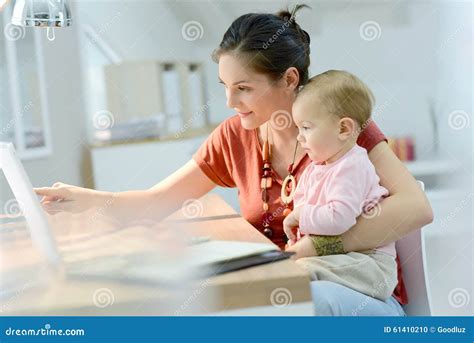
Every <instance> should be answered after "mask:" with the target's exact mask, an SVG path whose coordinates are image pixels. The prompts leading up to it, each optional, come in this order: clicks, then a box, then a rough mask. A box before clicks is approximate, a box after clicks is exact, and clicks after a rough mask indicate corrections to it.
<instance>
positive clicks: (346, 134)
mask: <svg viewBox="0 0 474 343" xmlns="http://www.w3.org/2000/svg"><path fill="white" fill-rule="evenodd" d="M358 130H359V125H358V124H357V123H356V121H355V120H354V119H352V118H349V117H344V118H341V119H340V120H339V139H341V140H344V141H345V140H347V139H349V138H351V137H357V135H358V132H357V131H358Z"/></svg>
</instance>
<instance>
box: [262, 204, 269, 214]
mask: <svg viewBox="0 0 474 343" xmlns="http://www.w3.org/2000/svg"><path fill="white" fill-rule="evenodd" d="M263 210H264V211H265V212H267V211H268V204H267V203H266V202H264V203H263Z"/></svg>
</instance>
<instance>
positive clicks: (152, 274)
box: [66, 241, 292, 284]
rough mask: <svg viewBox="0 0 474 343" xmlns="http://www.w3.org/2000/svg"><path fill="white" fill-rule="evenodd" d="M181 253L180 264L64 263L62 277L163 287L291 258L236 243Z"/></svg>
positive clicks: (124, 258)
mask: <svg viewBox="0 0 474 343" xmlns="http://www.w3.org/2000/svg"><path fill="white" fill-rule="evenodd" d="M183 253H184V255H183V257H184V258H183V260H182V261H172V260H170V259H169V258H166V256H164V255H163V254H161V253H160V252H159V251H155V252H148V253H140V254H136V253H135V254H126V255H118V256H102V257H99V258H96V259H93V260H86V261H77V262H75V263H68V264H67V268H66V273H67V275H68V276H69V277H82V278H84V277H85V278H95V279H109V280H110V279H112V280H115V281H124V282H132V283H151V284H167V283H170V282H171V283H172V282H173V281H177V280H179V279H180V277H183V276H185V275H186V276H188V277H191V278H196V277H197V278H200V277H204V276H212V275H218V274H223V273H227V272H231V271H235V270H239V269H243V268H248V267H252V266H256V265H260V264H265V263H270V262H275V261H279V260H282V259H287V258H289V257H290V256H291V255H292V253H288V252H282V251H280V250H279V249H278V248H277V247H276V246H275V245H273V244H267V243H251V242H236V241H204V242H202V243H198V244H194V245H191V246H189V247H187V248H186V251H184V252H183ZM189 273H192V274H193V275H192V276H190V275H189Z"/></svg>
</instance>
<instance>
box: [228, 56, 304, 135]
mask: <svg viewBox="0 0 474 343" xmlns="http://www.w3.org/2000/svg"><path fill="white" fill-rule="evenodd" d="M242 61H243V60H242V59H239V58H238V57H237V56H234V55H230V54H223V55H221V56H220V58H219V79H220V82H221V83H222V84H223V85H224V87H225V92H226V97H227V107H229V108H233V109H234V110H235V111H236V112H237V113H238V114H239V116H240V120H241V122H242V126H243V127H244V128H245V129H247V130H252V129H255V128H258V127H260V126H261V125H262V124H264V123H265V122H267V121H268V120H269V119H270V118H272V114H274V113H281V112H286V113H291V106H292V104H293V101H294V97H295V95H294V91H291V90H289V88H288V87H287V86H286V82H285V80H284V79H281V80H278V81H273V80H272V79H270V78H269V77H268V76H267V75H265V74H261V73H256V72H255V71H253V70H252V69H251V68H250V67H248V66H247V65H245V63H243V62H242ZM290 119H291V117H290Z"/></svg>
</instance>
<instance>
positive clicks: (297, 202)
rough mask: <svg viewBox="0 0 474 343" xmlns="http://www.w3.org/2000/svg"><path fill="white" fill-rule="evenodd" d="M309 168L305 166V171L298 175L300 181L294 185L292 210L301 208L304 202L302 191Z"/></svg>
mask: <svg viewBox="0 0 474 343" xmlns="http://www.w3.org/2000/svg"><path fill="white" fill-rule="evenodd" d="M309 168H310V166H307V167H306V168H305V170H303V172H302V173H301V175H300V179H299V180H298V183H297V184H296V191H295V195H294V197H293V208H296V207H298V206H301V205H303V204H304V202H305V198H304V190H305V188H306V184H307V183H306V180H307V179H308V178H307V175H308V170H309Z"/></svg>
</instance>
